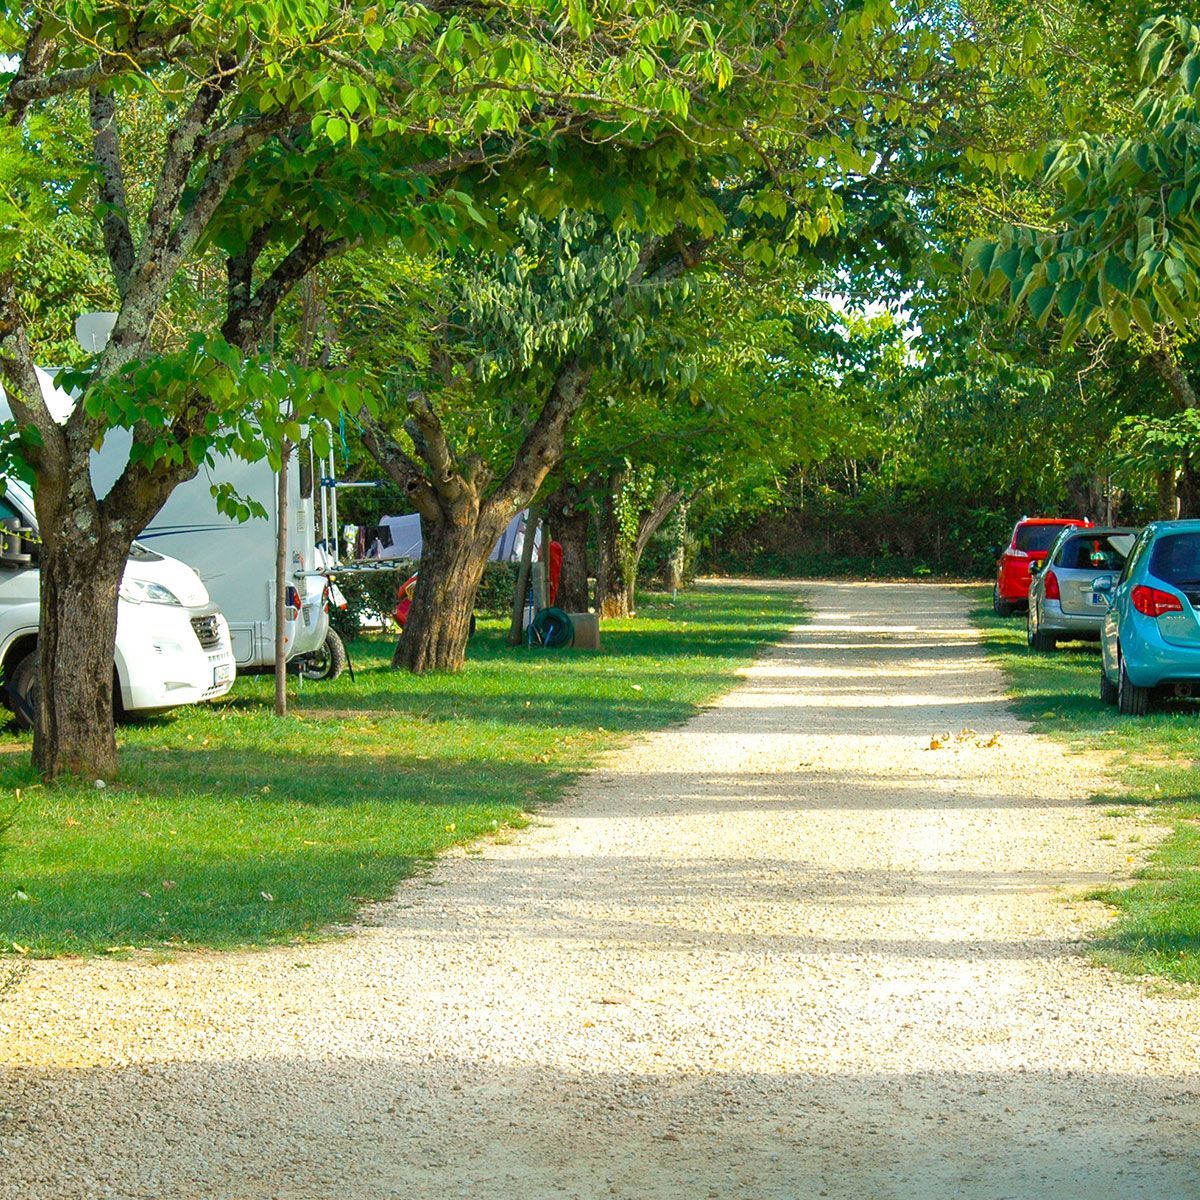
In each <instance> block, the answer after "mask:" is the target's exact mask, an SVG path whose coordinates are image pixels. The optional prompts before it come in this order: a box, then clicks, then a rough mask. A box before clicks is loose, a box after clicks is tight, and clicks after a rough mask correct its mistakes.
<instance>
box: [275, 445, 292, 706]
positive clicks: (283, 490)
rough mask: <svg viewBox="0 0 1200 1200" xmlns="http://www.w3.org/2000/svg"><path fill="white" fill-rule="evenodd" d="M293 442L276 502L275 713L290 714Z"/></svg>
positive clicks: (281, 467)
mask: <svg viewBox="0 0 1200 1200" xmlns="http://www.w3.org/2000/svg"><path fill="white" fill-rule="evenodd" d="M291 453H292V444H291V442H289V441H287V440H285V441H284V443H283V456H282V458H281V459H280V462H279V493H278V498H277V500H276V504H275V519H276V522H277V525H276V530H275V715H276V716H277V717H286V716H287V637H286V636H285V634H284V632H283V625H284V620H285V617H286V614H287V567H288V543H289V541H290V539H289V538H288V459H289V458H290V457H291Z"/></svg>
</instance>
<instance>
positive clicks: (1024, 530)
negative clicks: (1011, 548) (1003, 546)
mask: <svg viewBox="0 0 1200 1200" xmlns="http://www.w3.org/2000/svg"><path fill="white" fill-rule="evenodd" d="M1062 531H1063V527H1062V526H1061V525H1018V526H1017V536H1016V541H1015V542H1014V545H1015V546H1016V548H1017V549H1018V550H1049V549H1050V547H1051V546H1053V545H1054V539H1055V538H1057V537H1058V535H1059V534H1060V533H1062Z"/></svg>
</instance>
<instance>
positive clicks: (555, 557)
mask: <svg viewBox="0 0 1200 1200" xmlns="http://www.w3.org/2000/svg"><path fill="white" fill-rule="evenodd" d="M562 560H563V549H562V543H561V542H551V543H550V555H549V557H548V558H547V559H546V570H547V573H548V575H549V577H550V578H549V583H550V607H551V608H553V607H554V602H555V600H557V599H558V581H559V580H560V579H561V578H562Z"/></svg>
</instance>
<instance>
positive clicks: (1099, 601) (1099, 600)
mask: <svg viewBox="0 0 1200 1200" xmlns="http://www.w3.org/2000/svg"><path fill="white" fill-rule="evenodd" d="M1091 602H1092V603H1093V604H1094V605H1095V606H1096V607H1097V608H1100V607H1102V606H1103V604H1104V593H1103V592H1093V593H1092V601H1091Z"/></svg>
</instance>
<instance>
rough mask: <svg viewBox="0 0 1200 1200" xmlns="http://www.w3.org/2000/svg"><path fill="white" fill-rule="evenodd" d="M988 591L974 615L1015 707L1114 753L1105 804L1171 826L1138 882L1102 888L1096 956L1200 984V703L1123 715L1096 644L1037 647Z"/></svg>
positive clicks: (1074, 741)
mask: <svg viewBox="0 0 1200 1200" xmlns="http://www.w3.org/2000/svg"><path fill="white" fill-rule="evenodd" d="M983 597H984V593H983V592H982V591H981V592H980V600H981V603H980V606H979V607H978V608H977V609H976V610H975V612H974V614H973V615H974V618H975V621H976V624H977V625H978V626H979V627H980V628H981V629H982V630H983V631H984V634H985V638H986V644H987V647H988V650H989V651H990V652H991V653H992V654H993V655H994V656H995V657H996V658H997V660H998V661H999V662H1000V665H1001V666H1002V667H1003V668H1004V670H1005V672H1006V673H1007V675H1008V678H1009V681H1010V685H1011V688H1012V692H1013V695H1014V697H1015V708H1016V711H1017V712H1018V713H1019V714H1020V715H1021V716H1023V717H1025V718H1026V719H1027V720H1029V721H1030V722H1031V723H1032V724H1033V727H1034V728H1035V729H1036V730H1037V731H1038V732H1039V733H1044V734H1047V735H1049V736H1051V737H1054V738H1056V739H1058V740H1060V741H1064V742H1067V743H1068V744H1070V745H1072V746H1075V747H1077V748H1079V749H1080V750H1089V751H1095V750H1100V751H1103V752H1104V753H1105V754H1106V755H1108V756H1110V760H1111V765H1110V768H1109V769H1110V772H1111V774H1112V776H1113V777H1114V779H1116V780H1117V781H1118V783H1119V785H1120V790H1119V791H1118V792H1117V793H1115V794H1113V795H1103V796H1097V797H1095V802H1096V803H1098V804H1104V805H1107V806H1108V807H1109V808H1110V809H1112V811H1113V812H1114V814H1115V813H1118V812H1120V811H1123V810H1126V811H1132V810H1133V809H1134V808H1137V807H1141V806H1148V807H1150V808H1152V809H1153V810H1154V813H1153V815H1154V820H1155V821H1156V822H1157V823H1161V824H1163V825H1166V826H1167V827H1168V828H1170V830H1171V833H1170V834H1169V836H1168V837H1167V838H1166V840H1165V841H1164V842H1163V843H1162V844H1161V845H1160V846H1159V847H1158V848H1157V849H1156V850H1155V851H1153V853H1152V855H1151V857H1150V861H1149V864H1148V865H1147V866H1146V867H1145V868H1144V869H1142V870H1141V871H1139V872H1138V873H1137V875H1136V877H1135V879H1134V881H1133V883H1132V884H1131V885H1129V886H1128V887H1117V888H1110V889H1106V890H1105V891H1103V892H1100V893H1098V894H1097V898H1098V899H1101V900H1103V901H1105V902H1106V903H1108V904H1111V905H1112V906H1113V907H1114V908H1115V909H1116V911H1117V919H1116V922H1115V923H1114V924H1113V926H1112V927H1111V928H1110V929H1109V930H1108V931H1107V933H1106V934H1105V935H1104V936H1103V937H1102V938H1100V940H1099V941H1098V942H1097V943H1096V955H1097V957H1098V958H1099V959H1100V960H1101V961H1103V962H1105V963H1107V964H1109V965H1110V966H1113V967H1116V968H1118V969H1120V970H1123V971H1128V972H1131V973H1134V974H1139V975H1142V974H1152V975H1160V976H1163V977H1165V978H1169V979H1173V980H1178V981H1181V982H1187V983H1200V762H1198V761H1197V756H1196V752H1197V745H1198V744H1200V710H1198V708H1197V706H1196V705H1195V704H1192V703H1188V702H1174V703H1170V704H1166V705H1162V706H1160V707H1158V708H1157V709H1156V710H1155V711H1153V712H1152V713H1151V714H1150V715H1149V716H1148V717H1143V718H1137V717H1122V716H1121V715H1120V714H1119V713H1118V712H1117V710H1116V709H1115V708H1113V707H1110V706H1109V705H1106V704H1103V703H1101V701H1100V698H1099V681H1100V651H1099V648H1098V647H1097V646H1095V645H1094V644H1091V645H1089V644H1086V643H1074V642H1073V643H1069V644H1067V645H1064V646H1061V647H1060V648H1059V649H1058V650H1056V651H1055V652H1054V653H1053V654H1035V653H1034V652H1033V651H1032V650H1029V649H1028V648H1027V647H1026V645H1025V622H1024V619H1023V618H1010V619H1007V620H1005V619H1002V618H1000V617H996V616H994V615H993V613H992V611H991V603H990V598H989V599H988V600H986V601H985V600H984V598H983Z"/></svg>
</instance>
